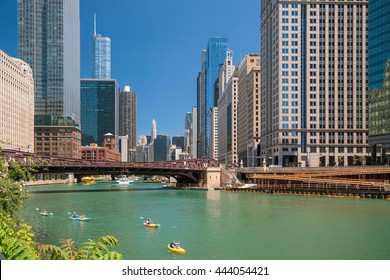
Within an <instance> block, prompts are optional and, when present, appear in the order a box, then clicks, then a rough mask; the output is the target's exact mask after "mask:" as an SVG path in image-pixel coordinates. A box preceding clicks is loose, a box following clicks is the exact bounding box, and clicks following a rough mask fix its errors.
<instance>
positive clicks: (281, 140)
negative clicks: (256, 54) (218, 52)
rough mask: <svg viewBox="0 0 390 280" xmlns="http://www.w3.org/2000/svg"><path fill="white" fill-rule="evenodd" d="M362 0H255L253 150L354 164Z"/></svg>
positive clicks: (281, 160)
mask: <svg viewBox="0 0 390 280" xmlns="http://www.w3.org/2000/svg"><path fill="white" fill-rule="evenodd" d="M367 5H368V1H366V0H362V1H360V0H359V1H358V0H352V1H336V0H334V1H332V0H329V1H318V2H317V1H306V0H294V1H285V0H284V1H274V0H262V1H261V25H260V29H261V57H262V59H261V118H262V122H261V126H262V128H261V158H262V161H263V160H266V161H267V162H268V163H269V164H274V165H283V166H291V165H297V164H303V165H304V164H309V165H310V166H326V165H335V164H337V165H354V164H359V162H363V161H364V157H365V156H366V155H367V148H368V146H367V133H368V129H367V127H368V126H367V118H368V116H367V101H368V100H367V87H368V85H367V68H368V63H367V51H368V50H367V49H368V40H367V39H368V34H367V28H368V24H367V19H368V17H367Z"/></svg>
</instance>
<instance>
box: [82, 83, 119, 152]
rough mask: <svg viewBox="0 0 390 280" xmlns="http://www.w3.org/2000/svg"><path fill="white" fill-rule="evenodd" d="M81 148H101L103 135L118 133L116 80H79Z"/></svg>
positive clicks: (116, 134) (117, 89) (117, 87)
mask: <svg viewBox="0 0 390 280" xmlns="http://www.w3.org/2000/svg"><path fill="white" fill-rule="evenodd" d="M80 83H81V129H82V132H83V133H82V141H81V144H82V145H83V146H86V145H89V144H91V143H96V144H98V145H99V146H102V145H103V143H104V135H105V134H107V133H111V134H113V135H114V136H118V133H119V86H118V83H117V82H116V80H109V79H102V80H99V79H81V82H80Z"/></svg>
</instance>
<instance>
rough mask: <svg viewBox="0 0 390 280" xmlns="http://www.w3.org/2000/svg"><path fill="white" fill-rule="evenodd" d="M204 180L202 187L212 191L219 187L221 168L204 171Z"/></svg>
mask: <svg viewBox="0 0 390 280" xmlns="http://www.w3.org/2000/svg"><path fill="white" fill-rule="evenodd" d="M205 177H206V178H205V179H206V180H205V181H204V182H203V187H207V188H208V189H211V190H212V189H214V188H218V187H220V186H221V168H220V167H208V168H207V170H206V176H205Z"/></svg>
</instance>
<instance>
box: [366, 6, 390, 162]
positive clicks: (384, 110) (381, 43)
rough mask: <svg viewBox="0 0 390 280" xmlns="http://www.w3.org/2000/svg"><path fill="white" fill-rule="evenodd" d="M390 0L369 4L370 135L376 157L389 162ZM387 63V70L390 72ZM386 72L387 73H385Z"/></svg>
mask: <svg viewBox="0 0 390 280" xmlns="http://www.w3.org/2000/svg"><path fill="white" fill-rule="evenodd" d="M389 14H390V1H389V0H370V2H369V5H368V21H369V26H368V66H369V67H368V88H369V90H370V92H369V96H370V106H369V115H370V123H369V137H368V143H369V144H370V146H371V149H372V159H373V160H374V161H378V159H377V157H382V161H383V162H387V161H388V159H387V157H388V153H389V152H390V129H389V128H390V118H389V114H388V112H389V107H388V106H389V104H390V92H389V91H390V86H389V84H390V83H389V81H390V80H389V71H390V68H389V67H390V66H389V65H390V60H389V59H390V16H389ZM386 66H387V72H386ZM385 73H386V74H385Z"/></svg>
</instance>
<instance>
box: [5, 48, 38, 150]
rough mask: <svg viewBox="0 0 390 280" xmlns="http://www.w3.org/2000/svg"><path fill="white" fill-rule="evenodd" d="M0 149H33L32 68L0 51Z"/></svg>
mask: <svg viewBox="0 0 390 280" xmlns="http://www.w3.org/2000/svg"><path fill="white" fill-rule="evenodd" d="M0 104H1V105H0V116H1V117H0V148H3V149H13V150H15V149H18V150H21V151H24V152H34V79H33V72H32V70H31V67H30V66H29V65H28V64H27V63H26V62H24V61H22V60H20V59H17V58H12V57H10V56H8V55H7V54H6V53H5V52H3V51H2V50H0Z"/></svg>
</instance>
